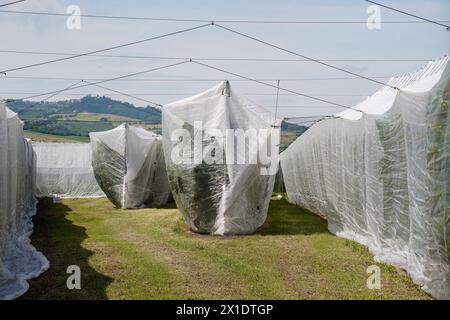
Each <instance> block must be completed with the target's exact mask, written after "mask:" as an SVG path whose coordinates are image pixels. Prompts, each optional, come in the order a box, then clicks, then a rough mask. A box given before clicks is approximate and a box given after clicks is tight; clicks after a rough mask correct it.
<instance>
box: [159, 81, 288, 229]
mask: <svg viewBox="0 0 450 320" xmlns="http://www.w3.org/2000/svg"><path fill="white" fill-rule="evenodd" d="M162 122H163V144H164V153H165V159H166V165H167V174H168V177H169V182H170V187H171V190H172V194H173V197H174V199H175V202H176V204H177V206H178V209H179V210H180V211H181V213H182V215H183V218H184V220H185V221H186V223H187V224H188V225H189V227H190V228H191V229H192V230H193V231H195V232H199V233H210V234H217V235H225V234H248V233H252V232H254V231H255V230H256V229H257V228H258V227H260V226H261V225H262V224H263V223H264V221H265V220H266V216H267V210H268V206H269V201H270V198H271V195H272V190H273V185H274V180H275V174H276V172H277V170H276V168H277V166H278V144H279V139H280V137H279V135H280V130H279V125H280V122H279V120H278V119H274V116H273V114H272V113H270V112H268V111H266V110H264V109H262V108H260V107H258V106H257V105H256V104H255V103H253V102H252V101H249V100H248V99H246V98H245V97H242V96H240V95H239V94H237V93H236V92H235V91H234V90H232V89H231V88H230V86H229V84H228V82H223V83H220V84H218V85H216V86H214V87H213V88H211V89H209V90H207V91H205V92H202V93H200V94H198V95H196V96H193V97H190V98H187V99H183V100H180V101H177V102H173V103H170V104H168V105H165V106H164V108H163V115H162ZM273 125H275V127H276V128H273ZM258 130H266V132H267V133H268V134H267V135H266V136H263V137H262V138H261V136H260V135H259V133H260V131H258ZM181 132H185V133H186V136H184V137H182V139H181V140H179V138H180V137H179V136H178V134H179V133H181ZM227 132H228V133H230V132H231V133H232V134H233V136H232V138H230V140H227V141H225V140H226V139H223V138H224V137H225V136H227ZM238 132H241V133H242V134H244V132H245V133H247V138H249V139H253V140H252V141H254V140H255V139H256V138H258V142H259V143H258V145H254V146H253V147H251V143H250V142H249V141H250V140H246V141H247V142H246V143H245V146H246V148H245V150H243V151H242V149H241V152H240V151H239V149H238V148H239V147H238V142H237V141H236V139H237V136H236V135H235V134H236V133H238ZM219 137H220V138H219ZM271 142H273V143H272V144H271ZM271 145H275V146H276V148H274V149H272V153H271V155H272V156H275V157H274V159H273V160H269V161H268V162H266V163H264V164H262V163H261V162H260V161H257V160H258V159H259V158H258V156H259V155H260V154H261V153H260V152H261V151H262V150H264V149H265V150H267V148H268V147H269V146H271ZM180 155H181V156H180ZM178 156H180V157H181V158H182V159H181V160H182V161H179V160H180V159H176V158H177V157H178ZM205 158H208V159H209V160H208V161H207V160H206V159H205ZM266 167H274V168H275V170H274V172H272V173H271V174H262V173H261V172H262V171H263V170H262V169H264V168H266ZM268 173H269V172H268Z"/></svg>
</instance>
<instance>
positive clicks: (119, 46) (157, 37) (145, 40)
mask: <svg viewBox="0 0 450 320" xmlns="http://www.w3.org/2000/svg"><path fill="white" fill-rule="evenodd" d="M210 25H211V23H208V24H202V25H200V26H196V27H192V28H187V29H182V30H178V31H174V32H170V33H166V34H162V35H159V36H155V37H151V38H146V39H142V40H138V41H133V42H128V43H124V44H120V45H116V46H112V47H108V48H104V49H99V50H94V51H89V52H85V53H80V54H75V55H71V56H67V57H64V58H59V59H54V60H49V61H44V62H39V63H34V64H29V65H25V66H21V67H16V68H11V69H7V70H2V71H0V73H4V74H6V73H8V72H11V71H17V70H22V69H28V68H32V67H37V66H41V65H46V64H50V63H55V62H60V61H65V60H69V59H74V58H79V57H84V56H89V55H91V54H96V53H100V52H105V51H110V50H114V49H119V48H123V47H128V46H132V45H136V44H139V43H144V42H148V41H152V40H156V39H161V38H165V37H169V36H173V35H176V34H180V33H184V32H188V31H192V30H196V29H200V28H204V27H207V26H210Z"/></svg>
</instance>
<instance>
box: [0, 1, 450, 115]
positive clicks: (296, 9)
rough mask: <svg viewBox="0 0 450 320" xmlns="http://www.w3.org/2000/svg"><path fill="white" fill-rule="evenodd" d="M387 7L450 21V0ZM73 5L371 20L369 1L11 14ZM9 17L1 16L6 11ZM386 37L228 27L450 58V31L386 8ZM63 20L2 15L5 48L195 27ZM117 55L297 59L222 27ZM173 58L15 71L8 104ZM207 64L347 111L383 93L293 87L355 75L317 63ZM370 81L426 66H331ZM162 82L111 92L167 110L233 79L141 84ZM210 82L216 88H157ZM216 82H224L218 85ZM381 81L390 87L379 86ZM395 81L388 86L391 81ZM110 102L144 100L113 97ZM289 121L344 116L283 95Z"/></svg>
mask: <svg viewBox="0 0 450 320" xmlns="http://www.w3.org/2000/svg"><path fill="white" fill-rule="evenodd" d="M380 2H381V3H383V4H386V5H390V6H393V7H397V8H399V9H402V10H405V11H409V12H412V13H416V14H419V15H422V16H425V17H428V18H431V19H435V20H450V3H449V2H448V1H434V0H432V1H399V0H380ZM71 4H75V5H78V6H79V7H80V8H81V12H82V14H95V15H121V16H145V17H165V18H188V19H189V18H192V19H206V20H227V19H231V20H239V19H249V20H303V21H312V20H319V21H366V20H367V17H368V14H367V13H366V8H367V6H368V5H369V4H368V3H366V2H364V1H360V0H346V1H331V0H330V1H325V0H319V1H262V0H259V1H234V0H233V1H229V0H228V1H144V0H134V1H119V0H113V1H111V0H109V1H106V0H96V1H92V0H91V1H75V0H72V1H59V0H40V1H38V0H28V1H26V2H24V3H21V4H17V5H14V6H9V7H6V8H4V9H8V10H33V11H45V12H60V13H62V12H65V11H66V8H67V6H68V5H71ZM0 10H1V9H0ZM381 19H382V20H381V22H382V25H381V27H382V28H381V30H368V29H367V27H366V25H365V24H340V25H336V24H299V25H292V24H288V25H286V24H284V25H283V24H270V25H261V24H225V23H224V25H226V26H229V27H231V28H234V29H236V30H239V31H241V32H244V33H248V34H250V35H253V36H255V37H258V38H261V39H264V40H266V41H268V42H273V43H275V44H278V45H280V46H282V47H285V48H288V49H290V50H292V51H296V52H299V53H302V54H305V55H308V56H311V57H314V58H317V59H348V60H352V59H412V60H428V59H433V58H438V57H441V56H442V55H444V54H448V53H450V41H449V38H450V32H449V31H446V30H445V28H442V27H439V26H435V25H431V24H383V20H386V21H389V20H402V21H404V20H414V19H413V18H410V17H407V16H404V15H401V14H399V13H395V12H391V11H388V10H386V9H381ZM65 20H66V18H64V17H48V16H28V15H16V14H6V13H0V30H2V32H1V34H0V40H1V45H0V50H19V51H55V52H72V53H79V52H85V51H90V50H96V49H101V48H103V47H108V46H112V45H117V44H121V43H125V42H130V41H135V40H139V39H142V38H147V37H151V36H156V35H159V34H164V33H168V32H172V31H176V30H179V29H184V28H188V27H191V26H196V25H199V24H201V23H194V22H152V21H132V20H106V19H89V18H83V19H82V21H81V29H80V30H68V29H67V28H66V24H65ZM108 53H110V54H124V55H145V56H165V57H167V56H170V57H193V58H196V57H203V58H282V59H293V58H294V59H295V58H296V57H295V56H292V55H289V54H287V53H284V52H281V51H278V50H276V49H273V48H270V47H267V46H264V45H262V44H258V43H255V42H252V41H251V40H249V39H245V38H241V37H239V36H237V35H234V34H231V33H229V32H227V31H224V30H220V29H218V28H217V27H207V28H203V29H200V30H196V31H192V32H189V33H185V34H180V35H176V36H174V37H170V38H165V39H161V40H156V41H152V42H148V43H145V44H140V45H136V46H132V47H127V48H123V49H119V50H115V51H111V52H108ZM55 57H56V56H43V55H29V54H12V53H2V52H0V69H2V70H4V69H7V68H12V67H16V66H21V65H26V64H30V63H34V62H39V61H45V60H48V59H53V58H55ZM173 62H174V61H173V60H161V59H158V60H155V59H117V58H102V57H83V58H79V59H76V60H70V61H66V62H61V63H55V64H52V65H46V66H41V67H36V68H30V69H26V70H20V71H16V72H11V73H9V74H8V76H7V77H5V76H0V96H1V97H2V98H21V97H24V96H27V95H29V94H28V93H40V92H47V91H53V90H58V89H62V88H64V87H67V86H69V85H71V84H73V83H75V82H76V81H66V80H33V79H27V80H24V79H15V78H9V76H19V77H22V76H25V77H57V78H58V77H62V78H76V79H91V78H111V77H115V76H120V75H123V74H128V73H132V72H138V71H141V70H143V69H149V68H153V67H158V66H163V65H167V64H170V63H173ZM207 63H209V64H211V65H214V66H217V67H220V68H224V69H227V70H230V71H233V72H237V73H240V74H243V75H245V76H248V77H252V78H257V79H270V80H271V83H275V81H276V79H282V80H281V86H282V87H285V88H288V89H291V90H295V91H298V92H304V93H307V94H311V95H317V96H320V97H322V98H325V99H328V100H332V101H335V102H338V103H341V104H345V105H354V104H356V103H358V102H359V101H361V100H362V99H364V98H365V97H366V96H367V95H370V94H372V93H373V92H375V91H376V90H377V88H379V85H377V84H373V83H371V82H369V81H366V80H362V79H359V80H352V79H347V80H326V81H325V80H323V81H322V80H315V81H306V80H304V81H288V80H285V79H292V78H295V79H298V78H323V77H348V75H346V74H343V73H341V72H339V71H337V70H332V69H329V68H325V67H323V66H320V65H317V64H314V63H311V62H249V61H208V62H207ZM331 63H332V64H334V65H336V66H339V67H342V68H346V69H348V70H350V71H353V72H358V73H361V74H363V75H365V76H394V75H401V74H404V73H409V72H412V71H415V70H417V69H418V68H420V67H421V66H423V65H424V64H425V63H426V62H424V61H408V62H359V61H356V62H355V61H345V62H331ZM136 78H138V79H146V80H154V81H117V82H111V83H105V84H104V85H105V86H107V87H109V88H112V89H116V90H120V91H123V92H126V93H130V94H137V95H139V96H140V97H143V98H145V99H148V100H151V101H155V102H158V103H162V104H164V103H168V102H171V101H174V100H178V99H181V98H184V97H187V96H189V95H192V94H195V93H198V92H200V91H203V90H205V89H207V88H209V87H211V86H212V85H214V84H215V83H216V82H218V80H220V79H234V78H235V77H233V76H229V75H225V74H222V73H220V72H218V71H212V70H208V69H205V68H202V67H201V66H196V65H190V64H188V65H183V66H177V67H173V68H171V69H165V70H162V71H158V72H153V73H148V74H146V75H141V76H137V77H136ZM162 79H164V80H180V79H183V80H186V79H212V81H198V82H194V81H179V82H176V81H159V80H162ZM216 80H217V81H216ZM381 80H383V79H381ZM385 80H387V79H385ZM231 83H232V86H233V87H235V89H236V90H238V91H240V92H241V93H243V94H246V95H247V96H248V97H249V98H251V99H253V100H254V101H255V102H257V103H259V104H260V105H263V106H266V107H267V108H273V106H274V103H275V95H274V94H275V90H274V89H272V88H268V87H264V86H262V85H259V84H256V83H251V82H245V81H232V82H231ZM87 93H91V94H105V95H110V93H109V92H107V91H105V90H102V89H99V88H82V89H78V90H74V91H71V92H70V94H67V93H66V94H61V95H59V96H57V97H54V98H52V99H51V100H57V99H69V98H78V97H80V96H82V95H83V94H87ZM111 97H113V98H115V99H119V100H125V101H130V102H132V103H135V104H136V105H138V106H143V105H145V103H144V102H142V101H137V100H134V99H132V98H128V97H125V96H120V95H116V94H113V95H111ZM279 105H280V106H281V107H280V109H279V113H280V115H281V116H305V115H325V114H332V113H335V112H337V111H339V109H336V108H333V107H327V106H326V104H324V103H322V102H318V101H314V100H310V99H307V98H303V97H299V96H295V95H281V96H280V101H279Z"/></svg>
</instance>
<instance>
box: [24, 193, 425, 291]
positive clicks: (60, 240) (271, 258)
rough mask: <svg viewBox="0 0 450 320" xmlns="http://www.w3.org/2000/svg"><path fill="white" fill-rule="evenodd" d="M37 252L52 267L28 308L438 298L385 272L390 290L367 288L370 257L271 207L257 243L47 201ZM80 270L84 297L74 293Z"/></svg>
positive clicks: (84, 203)
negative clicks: (75, 270)
mask: <svg viewBox="0 0 450 320" xmlns="http://www.w3.org/2000/svg"><path fill="white" fill-rule="evenodd" d="M32 242H33V244H34V245H35V246H36V247H37V248H38V249H39V250H41V251H42V252H43V253H44V254H45V255H46V256H47V257H48V259H49V260H50V263H51V268H50V270H48V271H47V272H46V273H44V274H43V275H42V276H41V277H39V278H38V279H35V280H33V281H31V282H30V284H31V288H30V290H29V292H28V293H27V294H26V295H25V296H24V298H25V299H175V298H181V299H185V298H186V299H235V298H236V299H429V298H430V297H429V296H428V295H427V294H426V293H424V292H423V291H421V290H420V288H419V287H418V286H416V285H414V284H413V283H412V281H411V279H410V278H409V276H408V275H407V274H406V273H405V272H403V271H401V270H397V269H395V268H394V267H391V266H388V265H385V264H380V263H378V265H379V266H380V268H381V277H382V288H381V289H380V290H369V289H367V287H366V281H367V277H368V275H367V274H366V269H367V267H368V266H370V265H372V264H375V262H374V261H373V259H372V255H371V254H370V253H369V251H368V250H367V248H365V247H364V246H361V245H359V244H356V243H354V242H351V241H348V240H345V239H340V238H337V237H335V236H333V235H332V234H330V233H329V232H328V231H327V228H326V221H324V220H322V219H321V218H320V217H318V216H316V215H314V214H312V213H309V212H307V211H305V210H303V209H301V208H298V207H296V206H293V205H291V204H289V203H288V202H286V201H285V200H273V201H272V202H271V206H270V210H269V217H268V219H267V221H266V223H265V224H264V226H262V227H261V228H260V229H259V230H258V231H257V232H256V233H255V234H254V235H250V236H233V237H215V236H208V235H197V234H194V233H192V232H190V231H189V230H188V229H187V228H186V226H185V225H184V223H183V221H182V219H181V216H180V214H179V212H178V210H177V209H176V208H175V206H174V205H168V206H167V207H165V208H161V209H142V210H120V209H115V208H114V207H113V205H112V204H111V203H110V202H109V201H108V200H107V199H105V198H101V199H76V200H63V201H62V203H61V204H53V203H51V201H49V200H41V201H40V204H39V214H38V216H37V217H36V219H35V232H34V234H33V237H32ZM69 265H78V266H79V267H80V268H81V272H82V289H81V290H68V289H67V287H66V279H67V277H68V274H66V269H67V267H68V266H69Z"/></svg>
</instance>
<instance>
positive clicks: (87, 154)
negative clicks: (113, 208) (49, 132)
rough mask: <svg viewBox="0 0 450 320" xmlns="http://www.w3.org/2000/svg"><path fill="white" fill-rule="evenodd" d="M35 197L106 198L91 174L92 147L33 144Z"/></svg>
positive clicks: (56, 143) (74, 144) (83, 145)
mask: <svg viewBox="0 0 450 320" xmlns="http://www.w3.org/2000/svg"><path fill="white" fill-rule="evenodd" d="M33 148H34V151H35V152H36V156H37V176H36V195H37V197H52V196H53V195H55V194H57V195H59V196H61V197H64V198H86V197H101V196H105V194H104V193H103V191H102V189H100V186H99V185H98V183H97V181H96V180H95V177H94V171H93V170H92V157H91V155H92V152H91V145H90V143H61V142H34V143H33Z"/></svg>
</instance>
